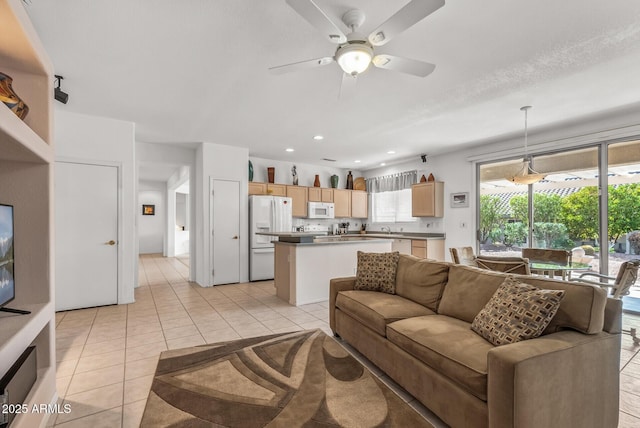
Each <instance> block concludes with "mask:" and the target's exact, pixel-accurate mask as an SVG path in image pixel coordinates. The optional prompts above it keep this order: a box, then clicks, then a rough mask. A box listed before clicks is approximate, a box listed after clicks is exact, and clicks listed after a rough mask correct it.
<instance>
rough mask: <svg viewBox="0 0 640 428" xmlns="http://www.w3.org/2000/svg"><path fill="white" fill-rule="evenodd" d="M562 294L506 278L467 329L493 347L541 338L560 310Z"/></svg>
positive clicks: (561, 291) (559, 291) (562, 292)
mask: <svg viewBox="0 0 640 428" xmlns="http://www.w3.org/2000/svg"><path fill="white" fill-rule="evenodd" d="M562 297H564V290H542V289H539V288H537V287H534V286H533V285H529V284H524V283H522V282H520V281H518V280H517V279H515V278H513V277H508V278H506V279H505V280H504V282H503V283H502V284H501V285H500V287H499V288H498V289H497V290H496V292H495V293H494V294H493V296H492V297H491V299H490V300H489V301H488V302H487V304H486V305H485V307H484V308H483V309H482V310H481V311H480V312H479V313H478V315H476V317H475V319H474V320H473V323H472V324H471V329H472V330H473V331H475V332H476V333H478V334H479V335H480V336H482V337H484V338H485V339H487V340H488V341H489V342H491V343H493V344H494V345H496V346H499V345H505V344H508V343H515V342H520V341H521V340H527V339H533V338H535V337H538V336H540V335H541V334H542V332H543V331H544V329H545V328H546V327H547V326H548V325H549V323H550V322H551V320H552V319H553V317H554V315H555V314H556V312H557V311H558V308H559V307H560V301H561V300H562Z"/></svg>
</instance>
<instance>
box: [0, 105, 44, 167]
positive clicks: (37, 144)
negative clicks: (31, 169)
mask: <svg viewBox="0 0 640 428" xmlns="http://www.w3.org/2000/svg"><path fill="white" fill-rule="evenodd" d="M0 153H1V154H0V157H1V158H2V159H3V160H9V161H18V162H36V163H50V162H53V148H52V147H51V146H50V145H49V144H47V143H46V142H45V141H44V140H43V139H42V138H40V136H39V135H38V134H36V133H35V132H34V131H33V130H32V129H31V128H29V126H27V124H26V123H24V122H23V121H22V120H20V118H18V116H16V115H15V114H14V113H13V112H12V111H11V110H9V108H8V107H7V106H5V105H4V104H2V103H0Z"/></svg>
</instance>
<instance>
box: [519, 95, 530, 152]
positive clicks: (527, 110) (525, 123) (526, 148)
mask: <svg viewBox="0 0 640 428" xmlns="http://www.w3.org/2000/svg"><path fill="white" fill-rule="evenodd" d="M530 108H531V106H524V107H520V110H522V111H524V158H525V160H529V150H528V146H527V140H528V126H527V117H528V113H529V109H530Z"/></svg>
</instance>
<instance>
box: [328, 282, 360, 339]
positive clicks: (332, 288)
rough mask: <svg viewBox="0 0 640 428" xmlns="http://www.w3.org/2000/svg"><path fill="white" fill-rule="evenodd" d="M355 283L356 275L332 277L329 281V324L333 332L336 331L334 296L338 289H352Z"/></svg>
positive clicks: (336, 294)
mask: <svg viewBox="0 0 640 428" xmlns="http://www.w3.org/2000/svg"><path fill="white" fill-rule="evenodd" d="M355 285H356V277H355V276H348V277H344V278H333V279H332V280H331V281H329V326H330V327H331V330H333V333H334V334H335V332H336V316H335V310H336V297H337V296H338V293H339V292H340V291H346V290H353V287H354V286H355Z"/></svg>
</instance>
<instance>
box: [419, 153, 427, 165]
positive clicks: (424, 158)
mask: <svg viewBox="0 0 640 428" xmlns="http://www.w3.org/2000/svg"><path fill="white" fill-rule="evenodd" d="M420 159H422V163H427V155H420Z"/></svg>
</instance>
